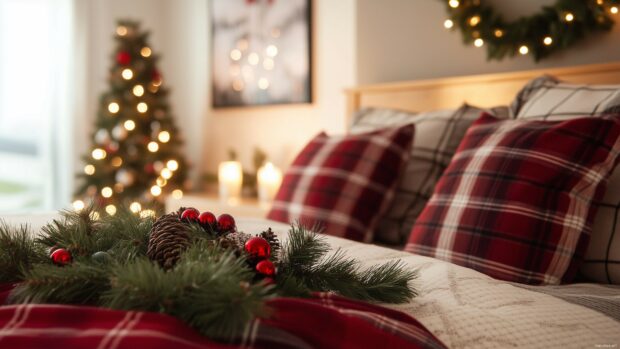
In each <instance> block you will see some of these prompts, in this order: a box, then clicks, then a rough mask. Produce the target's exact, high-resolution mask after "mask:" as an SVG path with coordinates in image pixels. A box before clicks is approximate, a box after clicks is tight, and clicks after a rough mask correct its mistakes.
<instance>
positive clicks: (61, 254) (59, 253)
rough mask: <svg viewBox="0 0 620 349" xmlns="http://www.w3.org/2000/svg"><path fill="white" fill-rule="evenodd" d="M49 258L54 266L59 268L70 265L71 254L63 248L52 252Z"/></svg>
mask: <svg viewBox="0 0 620 349" xmlns="http://www.w3.org/2000/svg"><path fill="white" fill-rule="evenodd" d="M50 258H51V259H52V262H53V263H54V264H56V265H59V266H63V265H67V264H70V263H71V262H72V261H73V257H71V252H69V251H67V250H65V249H64V248H59V249H57V250H54V252H52V254H51V255H50Z"/></svg>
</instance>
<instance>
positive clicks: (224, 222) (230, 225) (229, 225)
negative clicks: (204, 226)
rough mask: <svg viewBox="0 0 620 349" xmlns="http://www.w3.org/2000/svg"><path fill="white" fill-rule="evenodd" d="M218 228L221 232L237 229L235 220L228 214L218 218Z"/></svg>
mask: <svg viewBox="0 0 620 349" xmlns="http://www.w3.org/2000/svg"><path fill="white" fill-rule="evenodd" d="M217 226H218V227H219V229H220V231H221V232H227V231H231V230H234V229H235V228H236V227H237V225H236V224H235V219H234V218H233V216H231V215H229V214H228V213H224V214H222V215H220V216H219V217H217Z"/></svg>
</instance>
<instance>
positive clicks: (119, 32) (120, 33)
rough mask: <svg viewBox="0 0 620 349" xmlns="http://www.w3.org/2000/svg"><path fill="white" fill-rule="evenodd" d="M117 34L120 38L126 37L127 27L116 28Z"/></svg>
mask: <svg viewBox="0 0 620 349" xmlns="http://www.w3.org/2000/svg"><path fill="white" fill-rule="evenodd" d="M116 34H117V35H118V36H125V35H127V27H125V26H124V25H120V26H118V27H116Z"/></svg>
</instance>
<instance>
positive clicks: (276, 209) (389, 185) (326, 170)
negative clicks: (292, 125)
mask: <svg viewBox="0 0 620 349" xmlns="http://www.w3.org/2000/svg"><path fill="white" fill-rule="evenodd" d="M413 132H414V126H413V125H406V126H403V127H398V128H391V129H385V130H380V131H375V132H370V133H365V134H359V135H349V136H341V137H328V136H327V135H326V134H325V133H322V134H319V135H318V136H316V137H315V138H314V139H313V140H312V141H310V143H309V144H308V145H306V147H305V148H304V149H303V150H302V151H301V153H300V154H299V155H298V156H297V158H296V159H295V160H294V161H293V164H292V165H291V166H290V168H289V169H288V170H287V172H286V175H285V176H284V179H283V181H282V185H281V186H280V190H279V191H278V193H277V194H276V197H275V200H274V202H273V205H272V208H271V211H270V212H269V214H268V215H267V218H269V219H272V220H275V221H279V222H284V223H290V222H293V221H296V220H299V221H300V222H302V223H304V224H305V225H308V226H315V225H318V226H320V227H321V228H323V229H324V233H326V234H329V235H334V236H339V237H344V238H348V239H352V240H358V241H365V242H370V241H371V240H372V232H373V228H374V226H375V223H376V221H377V218H378V217H379V216H380V215H381V212H383V211H384V210H385V208H386V204H387V203H389V201H390V199H391V197H392V194H393V192H394V187H395V185H396V183H397V180H398V177H399V175H400V173H401V170H402V168H403V165H404V164H405V163H406V161H407V158H408V156H409V149H410V147H411V143H412V141H413Z"/></svg>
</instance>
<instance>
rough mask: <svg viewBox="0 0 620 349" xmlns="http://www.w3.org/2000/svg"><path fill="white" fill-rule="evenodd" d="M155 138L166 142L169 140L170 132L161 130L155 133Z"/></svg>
mask: <svg viewBox="0 0 620 349" xmlns="http://www.w3.org/2000/svg"><path fill="white" fill-rule="evenodd" d="M157 139H159V141H160V142H162V143H168V142H169V141H170V132H168V131H161V132H160V133H159V134H158V135H157Z"/></svg>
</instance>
